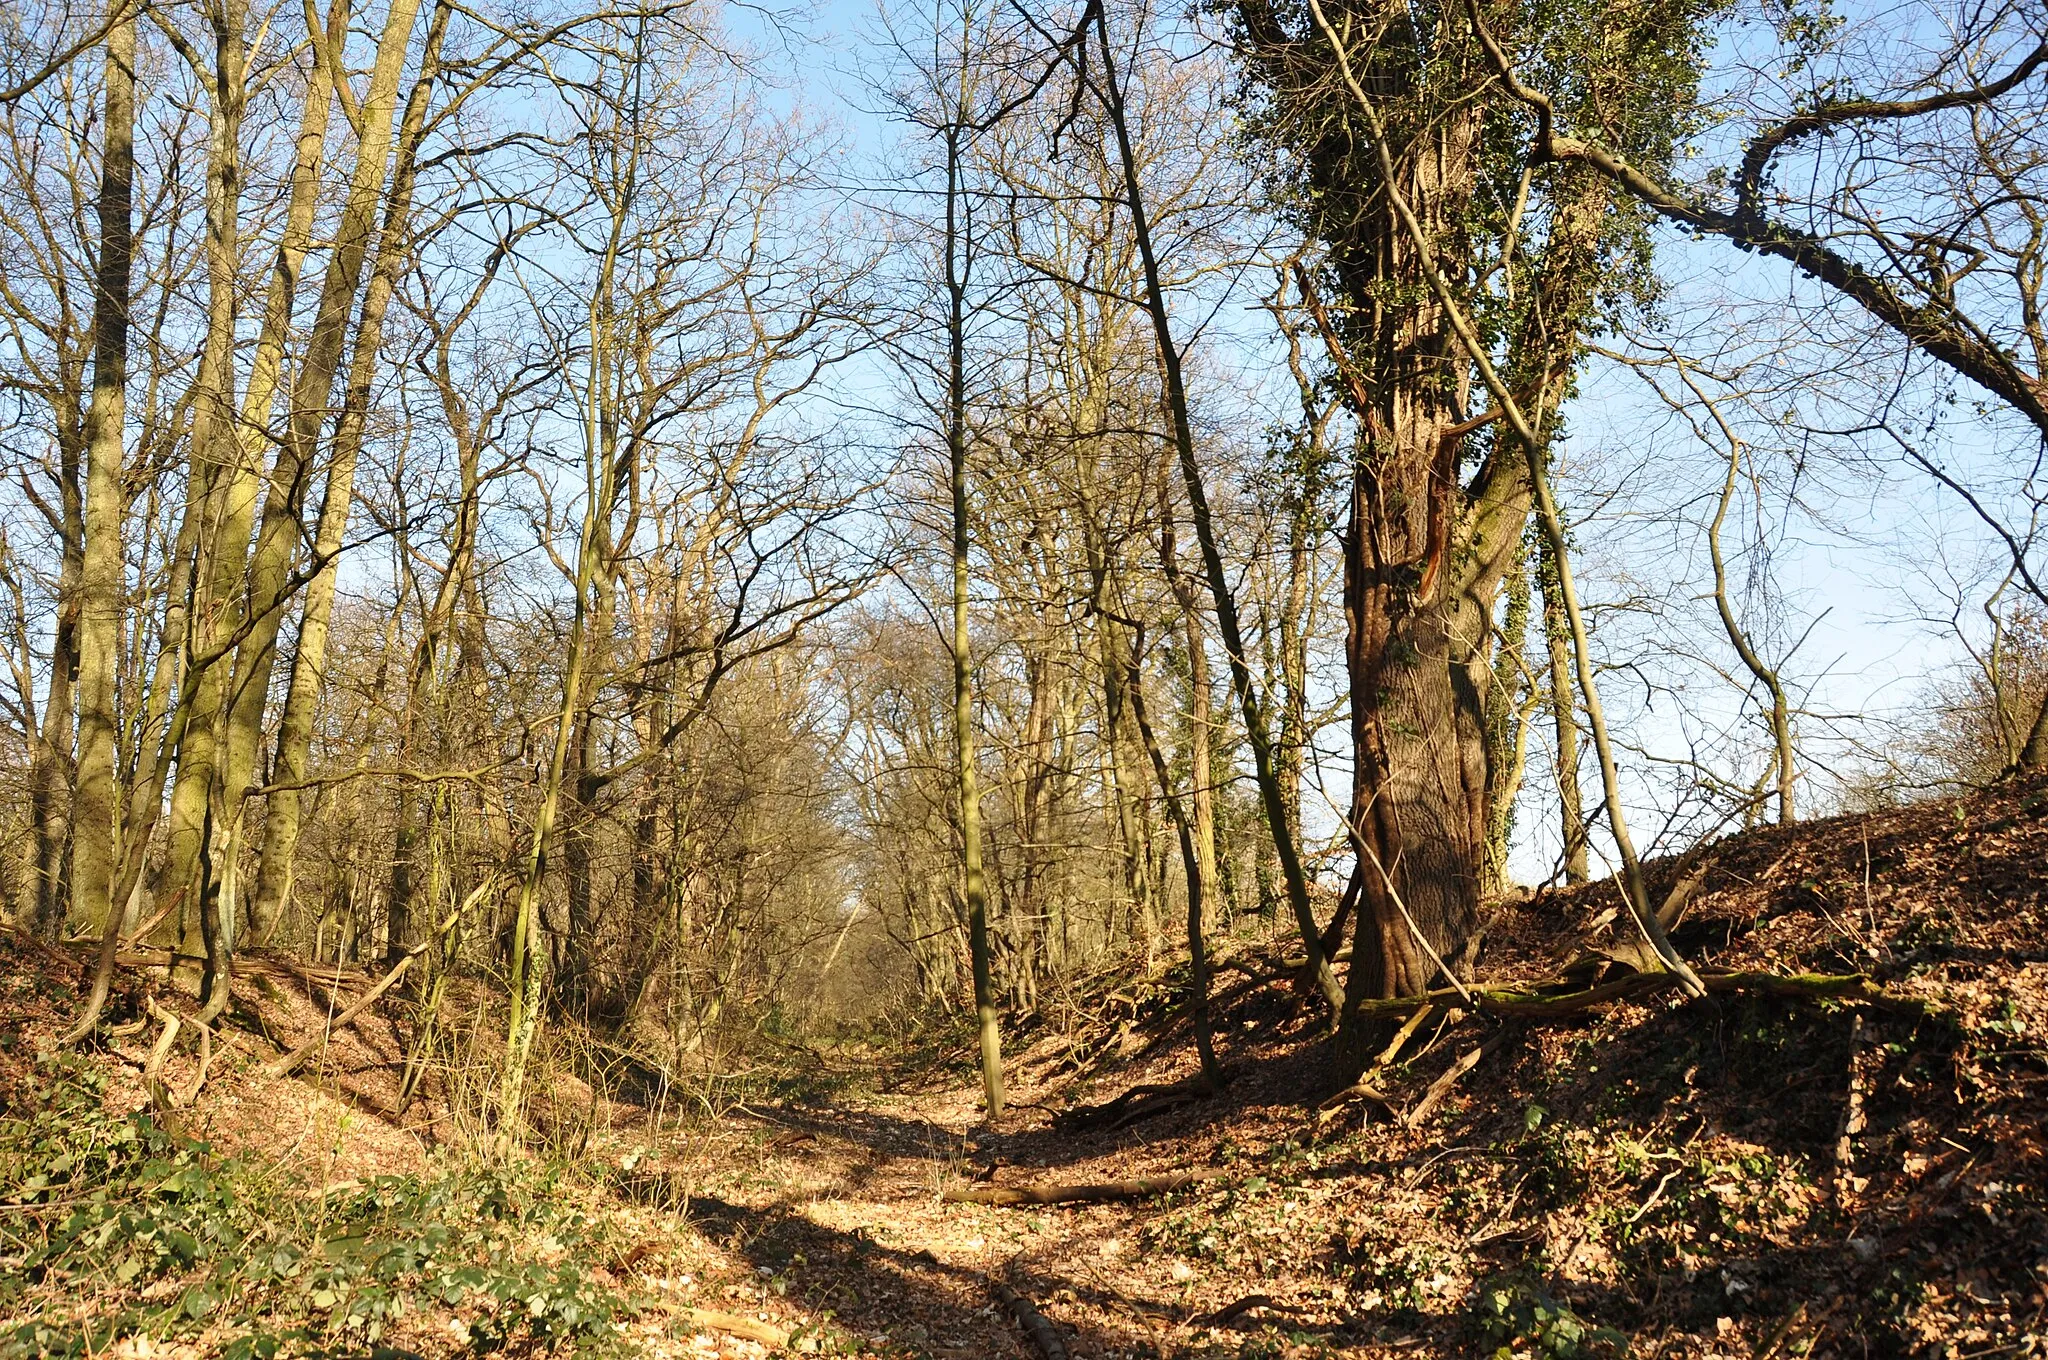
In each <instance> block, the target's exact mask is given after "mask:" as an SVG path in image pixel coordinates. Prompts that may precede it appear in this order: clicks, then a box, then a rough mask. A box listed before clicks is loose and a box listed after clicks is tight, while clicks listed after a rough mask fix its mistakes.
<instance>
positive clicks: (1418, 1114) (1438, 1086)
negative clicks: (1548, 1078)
mask: <svg viewBox="0 0 2048 1360" xmlns="http://www.w3.org/2000/svg"><path fill="white" fill-rule="evenodd" d="M1508 1035H1509V1031H1508V1030H1505V1029H1503V1030H1497V1031H1496V1032H1495V1033H1494V1034H1493V1036H1492V1037H1491V1038H1489V1039H1488V1040H1487V1041H1486V1042H1485V1043H1483V1044H1481V1045H1479V1047H1477V1048H1475V1049H1473V1050H1472V1051H1471V1052H1470V1053H1467V1054H1466V1055H1465V1056H1464V1057H1462V1058H1460V1059H1458V1060H1457V1061H1456V1062H1454V1063H1452V1064H1451V1065H1450V1067H1449V1069H1448V1070H1446V1071H1445V1072H1444V1074H1443V1075H1442V1076H1440V1077H1438V1078H1437V1079H1436V1080H1435V1081H1433V1082H1431V1083H1430V1084H1429V1089H1428V1090H1427V1091H1424V1092H1423V1093H1422V1099H1421V1100H1418V1101H1416V1102H1415V1108H1414V1109H1412V1110H1410V1111H1408V1113H1407V1114H1406V1115H1404V1116H1403V1117H1402V1120H1401V1122H1402V1123H1403V1124H1406V1125H1407V1126H1408V1127H1409V1128H1411V1129H1412V1128H1415V1127H1416V1126H1417V1125H1419V1124H1421V1123H1422V1121H1423V1120H1425V1119H1427V1118H1429V1116H1430V1113H1431V1112H1432V1111H1433V1110H1435V1109H1436V1107H1437V1106H1438V1105H1440V1104H1442V1103H1443V1098H1444V1097H1445V1096H1447V1095H1449V1094H1450V1093H1451V1088H1452V1087H1453V1086H1456V1085H1457V1084H1458V1079H1459V1078H1460V1077H1462V1076H1464V1075H1465V1074H1466V1073H1467V1072H1470V1071H1471V1070H1472V1069H1473V1068H1475V1067H1477V1066H1479V1060H1480V1059H1481V1058H1484V1057H1485V1056H1486V1055H1487V1054H1489V1053H1491V1052H1493V1050H1495V1049H1496V1048H1499V1047H1500V1046H1501V1045H1502V1044H1504V1043H1506V1042H1507V1041H1508Z"/></svg>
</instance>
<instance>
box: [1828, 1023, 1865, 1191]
mask: <svg viewBox="0 0 2048 1360" xmlns="http://www.w3.org/2000/svg"><path fill="white" fill-rule="evenodd" d="M1862 1050H1863V1017H1862V1016H1861V1015H1858V1016H1856V1017H1855V1018H1854V1019H1853V1020H1852V1021H1850V1027H1849V1099H1848V1102H1847V1103H1846V1104H1845V1105H1844V1106H1843V1107H1842V1126H1841V1128H1840V1130H1839V1131H1838V1132H1837V1133H1836V1135H1835V1165H1837V1166H1839V1167H1841V1168H1842V1169H1843V1170H1844V1171H1847V1170H1850V1169H1852V1168H1853V1167H1854V1166H1855V1165H1856V1146H1855V1140H1856V1136H1857V1135H1858V1134H1860V1133H1862V1132H1863V1123H1864V1121H1863V1073H1862V1070H1861V1068H1860V1067H1859V1066H1858V1064H1857V1061H1856V1060H1857V1058H1858V1057H1859V1056H1860V1055H1861V1053H1862Z"/></svg>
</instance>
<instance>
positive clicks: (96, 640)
mask: <svg viewBox="0 0 2048 1360" xmlns="http://www.w3.org/2000/svg"><path fill="white" fill-rule="evenodd" d="M136 22H137V21H136V19H135V17H134V16H133V15H130V16H129V17H128V18H126V19H124V20H122V21H121V23H119V24H117V25H116V26H115V27H114V28H113V29H112V31H110V32H109V33H108V34H107V60H106V124H105V127H104V129H103V131H102V133H101V137H102V141H103V145H102V149H101V158H100V194H99V229H100V242H99V259H98V261H97V263H96V270H95V272H96V274H97V276H98V278H97V284H98V286H97V289H96V292H95V295H94V298H93V319H92V329H93V371H92V407H91V411H90V413H89V415H88V417H87V420H86V427H87V431H88V434H87V442H86V467H85V506H84V511H83V517H82V530H83V538H84V545H83V553H82V557H83V561H82V563H81V570H80V573H79V609H78V621H79V628H78V781H77V792H76V795H75V797H74V799H73V817H72V830H71V838H72V840H71V899H72V901H71V905H72V911H73V914H74V915H76V916H77V917H79V918H80V919H81V920H83V921H85V922H87V923H89V924H91V925H96V926H98V927H99V929H100V960H99V972H101V973H104V972H105V971H107V970H108V968H109V967H110V966H111V964H112V962H113V955H114V952H115V949H116V947H117V946H118V945H119V943H120V939H121V929H122V911H121V907H122V906H125V905H126V903H125V901H124V902H121V904H120V905H119V906H117V905H116V901H117V899H116V898H115V897H114V895H113V890H114V883H115V880H116V874H115V856H116V854H117V844H118V843H117V841H116V838H115V831H116V828H115V821H114V818H115V813H116V807H117V803H118V789H117V786H116V785H117V781H116V778H115V767H116V765H117V764H118V759H117V757H118V751H119V746H120V714H119V713H118V712H117V711H116V685H115V677H116V671H117V670H118V668H119V666H120V639H121V606H122V603H123V596H124V594H125V593H126V592H125V587H126V584H127V580H126V573H125V571H124V569H123V555H122V550H121V527H122V525H121V522H122V519H123V518H124V516H125V512H126V510H127V497H126V496H125V495H124V494H123V491H122V475H123V472H124V470H125V467H124V456H123V454H124V449H125V447H126V444H125V440H124V438H123V435H124V433H125V429H126V425H127V409H128V407H127V397H128V302H129V278H130V273H131V264H132V261H133V258H134V219H135V214H134V189H135V48H136V41H135V26H136ZM94 991H95V993H98V994H99V995H100V996H101V998H102V999H103V997H104V992H103V991H102V987H101V986H99V985H96V986H95V987H94ZM99 1004H100V1003H98V1002H94V1003H88V1007H87V1017H86V1018H85V1019H84V1020H83V1022H82V1023H81V1024H80V1025H79V1026H78V1028H79V1029H80V1030H90V1029H91V1027H92V1024H93V1021H94V1020H95V1019H96V1018H97V1014H98V1010H99Z"/></svg>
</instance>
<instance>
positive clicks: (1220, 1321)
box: [1191, 1294, 1297, 1327]
mask: <svg viewBox="0 0 2048 1360" xmlns="http://www.w3.org/2000/svg"><path fill="white" fill-rule="evenodd" d="M1261 1308H1265V1309H1270V1310H1271V1311H1273V1312H1276V1313H1292V1312H1295V1311H1297V1310H1295V1309H1293V1308H1290V1307H1288V1306H1287V1305H1286V1304H1284V1303H1282V1302H1280V1301H1279V1300H1278V1299H1276V1298H1274V1297H1273V1296H1272V1295H1271V1294H1247V1295H1245V1296H1244V1297H1243V1298H1241V1299H1239V1300H1237V1301H1236V1302H1235V1303H1226V1304H1224V1305H1223V1306H1222V1307H1221V1308H1218V1309H1217V1310H1216V1311H1215V1312H1213V1313H1204V1314H1202V1315H1201V1316H1200V1317H1197V1318H1193V1319H1191V1321H1192V1322H1193V1324H1194V1325H1195V1326H1197V1327H1227V1326H1229V1325H1230V1324H1231V1323H1233V1322H1235V1321H1237V1320H1238V1319H1239V1318H1241V1317H1243V1316H1244V1315H1245V1314H1246V1313H1251V1312H1256V1311H1257V1310H1259V1309H1261Z"/></svg>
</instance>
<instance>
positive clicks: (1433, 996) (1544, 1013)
mask: <svg viewBox="0 0 2048 1360" xmlns="http://www.w3.org/2000/svg"><path fill="white" fill-rule="evenodd" d="M1699 978H1700V981H1701V982H1702V983H1704V984H1706V988H1707V990H1708V991H1709V992H1718V993H1722V994H1745V993H1746V994H1750V995H1757V996H1779V997H1784V998H1787V999H1788V1000H1795V1001H1816V1000H1822V999H1831V1000H1838V1001H1865V1002H1869V1003H1870V1004H1872V1005H1875V1006H1878V1007H1880V1008H1882V1009H1886V1010H1899V1011H1910V1012H1912V1013H1915V1014H1919V1013H1922V1012H1924V1011H1925V1010H1926V1007H1925V1006H1924V1005H1923V1004H1922V1003H1921V1002H1919V1001H1915V1000H1913V999H1912V998H1910V997H1902V996H1897V995H1894V994H1893V993H1891V992H1888V991H1886V990H1885V989H1884V988H1883V987H1880V986H1879V985H1878V984H1877V983H1875V982H1873V981H1872V980H1871V978H1870V975H1869V974H1867V973H1764V972H1739V971H1730V972H1720V973H1710V972H1707V971H1705V970H1701V972H1700V974H1699ZM1679 985H1680V984H1679V980H1678V978H1677V976H1676V975H1674V974H1671V973H1631V974H1630V975H1629V976H1627V977H1623V978H1617V979H1615V980H1614V981H1612V982H1602V983H1598V984H1595V985H1594V986H1591V987H1580V986H1574V985H1572V984H1570V983H1569V982H1566V981H1564V980H1562V979H1559V980H1554V981H1551V982H1539V983H1532V984H1528V985H1525V986H1520V987H1474V988H1471V989H1469V990H1470V998H1471V1000H1470V1006H1471V1008H1472V1009H1474V1010H1477V1011H1479V1012H1480V1013H1481V1014H1484V1015H1497V1016H1501V1017H1503V1018H1516V1019H1524V1020H1555V1019H1560V1018H1563V1017H1566V1016H1572V1015H1577V1014H1579V1013H1580V1012H1582V1011H1586V1010H1590V1009H1592V1008H1593V1007H1595V1006H1600V1005H1605V1004H1607V1003H1608V1002H1611V1001H1626V1000H1632V999H1636V998H1640V997H1646V996H1653V995H1656V994H1657V993H1660V992H1667V991H1670V990H1672V989H1674V988H1676V987H1678V986H1679ZM1464 1004H1466V1001H1465V998H1464V997H1462V996H1460V995H1459V993H1457V992H1455V991H1453V990H1451V989H1449V988H1443V989H1440V990H1437V991H1433V992H1429V993H1427V994H1425V995H1423V996H1404V997H1395V998H1393V999H1391V1000H1385V1001H1362V1002H1360V1003H1359V1009H1360V1011H1362V1012H1363V1013H1365V1014H1367V1015H1372V1016H1378V1017H1382V1018H1392V1017H1394V1016H1401V1015H1409V1014H1412V1013H1413V1012H1415V1011H1417V1010H1419V1009H1421V1008H1423V1007H1426V1006H1450V1005H1464Z"/></svg>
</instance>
